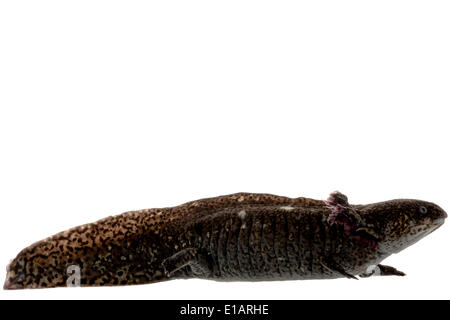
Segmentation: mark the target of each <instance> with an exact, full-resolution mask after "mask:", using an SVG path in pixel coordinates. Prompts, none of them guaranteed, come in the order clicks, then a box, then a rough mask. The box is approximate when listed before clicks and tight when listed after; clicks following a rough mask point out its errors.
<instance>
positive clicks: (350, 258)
mask: <svg viewBox="0 0 450 320" xmlns="http://www.w3.org/2000/svg"><path fill="white" fill-rule="evenodd" d="M446 217H447V215H446V213H445V212H444V211H443V210H442V209H441V208H440V207H438V206H437V205H435V204H433V203H429V202H424V201H419V200H391V201H386V202H381V203H375V204H369V205H350V204H348V202H347V197H346V196H344V195H343V194H341V193H339V192H334V193H332V194H331V195H330V197H329V198H328V200H327V201H321V200H313V199H307V198H287V197H282V196H276V195H269V194H251V193H237V194H232V195H227V196H221V197H216V198H209V199H202V200H198V201H193V202H189V203H186V204H183V205H180V206H177V207H172V208H162V209H148V210H139V211H132V212H126V213H123V214H121V215H117V216H113V217H109V218H106V219H103V220H100V221H98V222H95V223H91V224H87V225H84V226H79V227H76V228H73V229H70V230H68V231H65V232H62V233H59V234H56V235H54V236H52V237H50V238H47V239H45V240H42V241H40V242H37V243H35V244H33V245H32V246H30V247H28V248H26V249H24V250H22V251H21V252H20V253H19V254H18V256H17V257H16V258H15V259H14V260H13V261H12V262H11V264H10V265H9V266H8V270H7V271H8V274H7V279H6V282H5V286H4V288H5V289H24V288H49V287H64V286H66V285H67V284H66V282H67V279H68V277H69V275H68V274H67V268H68V267H69V266H73V265H75V266H78V267H79V268H80V271H81V286H108V285H132V284H145V283H151V282H157V281H163V280H169V279H179V278H192V277H197V278H204V279H213V280H219V281H234V280H241V281H259V280H291V279H332V278H341V277H348V278H355V276H357V275H359V276H361V277H367V276H370V275H372V274H375V273H376V274H381V275H404V274H403V273H402V272H400V271H398V270H396V269H395V268H392V267H388V266H382V265H379V263H380V262H381V261H382V260H383V259H385V258H386V257H388V256H389V255H391V254H392V253H396V252H399V251H400V250H402V249H404V248H406V247H407V246H409V245H411V244H412V243H414V242H416V241H418V240H419V239H421V238H422V237H424V236H425V235H427V234H429V233H430V232H432V231H434V230H435V229H437V228H438V227H439V226H440V225H442V223H443V222H444V219H445V218H446Z"/></svg>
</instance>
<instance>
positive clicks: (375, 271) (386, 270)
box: [359, 264, 406, 278]
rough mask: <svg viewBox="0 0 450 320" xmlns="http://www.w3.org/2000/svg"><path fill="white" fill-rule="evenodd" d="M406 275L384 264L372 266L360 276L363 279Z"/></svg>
mask: <svg viewBox="0 0 450 320" xmlns="http://www.w3.org/2000/svg"><path fill="white" fill-rule="evenodd" d="M405 275H406V274H405V273H404V272H402V271H399V270H397V269H395V268H394V267H390V266H385V265H382V264H379V265H371V266H369V267H368V268H367V270H366V272H364V273H363V274H360V275H359V276H360V277H361V278H368V277H371V276H401V277H403V276H405Z"/></svg>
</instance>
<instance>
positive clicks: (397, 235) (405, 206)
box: [358, 199, 447, 254]
mask: <svg viewBox="0 0 450 320" xmlns="http://www.w3.org/2000/svg"><path fill="white" fill-rule="evenodd" d="M358 212H359V213H360V216H361V218H362V220H363V221H364V224H365V225H366V226H367V229H368V230H370V232H371V233H372V235H373V236H374V237H375V238H376V239H377V242H378V247H379V249H380V251H381V252H384V253H387V254H391V253H397V252H399V251H401V250H403V249H405V248H407V247H409V246H410V245H412V244H414V243H416V242H417V241H419V240H420V239H422V238H424V237H425V236H427V235H429V234H430V233H432V232H433V231H435V230H436V229H438V228H439V227H440V226H442V224H443V223H444V221H445V218H447V213H446V212H445V211H444V210H443V209H442V208H441V207H439V206H438V205H436V204H434V203H431V202H426V201H421V200H412V199H397V200H390V201H385V202H379V203H373V204H369V205H363V206H358Z"/></svg>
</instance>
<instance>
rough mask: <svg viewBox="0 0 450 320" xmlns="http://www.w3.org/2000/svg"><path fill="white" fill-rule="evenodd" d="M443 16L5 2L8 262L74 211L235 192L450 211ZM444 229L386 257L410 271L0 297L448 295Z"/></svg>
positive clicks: (253, 6)
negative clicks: (397, 202)
mask: <svg viewBox="0 0 450 320" xmlns="http://www.w3.org/2000/svg"><path fill="white" fill-rule="evenodd" d="M449 16H450V4H449V2H448V1H411V0H408V1H393V0H389V1H318V0H315V1H261V0H258V1H243V0H238V1H232V0H227V1H93V0H88V1H80V0H79V1H59V0H58V1H1V4H0V108H1V109H0V110H1V112H0V143H1V145H0V147H1V149H0V152H1V155H0V215H1V230H0V244H1V252H0V254H1V256H0V265H1V266H3V267H1V269H2V270H5V269H4V268H6V265H7V264H8V262H9V261H10V259H12V258H14V256H15V255H16V254H17V253H18V252H19V251H20V250H21V249H22V248H24V247H26V246H28V245H30V244H31V243H33V242H35V241H37V240H40V239H42V238H45V237H47V236H49V235H52V234H54V233H56V232H59V231H62V230H65V229H67V228H70V227H73V226H76V225H79V224H84V223H87V222H92V221H95V220H98V219H100V218H103V217H106V216H109V215H113V214H118V213H121V212H123V211H127V210H133V209H141V208H150V207H164V206H172V205H178V204H181V203H183V202H186V201H190V200H195V199H198V198H203V197H210V196H218V195H222V194H228V193H234V192H239V191H245V192H264V193H274V194H279V195H285V196H292V197H297V196H306V197H311V198H316V199H325V198H326V197H327V195H328V193H329V192H331V191H334V190H335V189H339V190H340V191H342V192H343V193H345V194H347V195H348V197H349V199H350V201H351V202H352V203H370V202H376V201H382V200H388V199H392V198H419V199H423V200H428V201H432V202H435V203H437V204H439V205H440V206H442V207H443V208H444V209H446V210H450V199H449V183H450V169H449V164H450V152H449V141H448V140H449V136H450V128H449V118H450V117H449V112H448V109H449V107H450V91H449V89H450V58H449V57H450V41H449V40H450V38H449V35H450V19H449ZM447 223H448V222H447ZM449 228H450V227H449V225H444V226H443V227H442V228H441V229H439V230H438V231H436V232H435V233H433V234H432V235H430V236H429V237H427V238H426V239H424V240H422V241H421V242H419V243H417V244H416V245H414V246H413V247H411V248H408V249H407V250H405V251H404V252H401V253H400V254H398V255H395V256H392V257H390V258H389V259H387V260H386V261H385V263H386V264H388V265H393V266H395V267H396V268H398V269H400V270H402V271H405V272H406V273H407V277H404V278H400V277H386V278H380V277H379V278H372V279H362V280H359V281H353V280H347V279H342V280H315V281H285V282H262V283H244V282H241V283H216V282H212V281H201V280H178V281H171V282H165V283H159V284H152V285H144V286H134V287H116V288H82V289H79V288H78V289H64V288H63V289H48V290H25V291H23V290H22V291H3V290H1V291H0V298H3V299H10V298H31V299H37V298H39V299H47V298H60V299H65V298H75V299H76V298H88V299H89V298H105V299H108V298H117V299H128V298H132V299H172V298H175V299H191V298H192V299H197V298H203V299H316V298H323V299H333V298H342V299H346V298H358V299H368V298H375V299H378V298H383V299H390V298H394V299H397V298H406V299H408V298H450V294H449V293H448V288H449V287H450V276H449V274H448V270H450V256H449V251H448V244H449V240H450V239H449V238H450V233H449V231H450V230H449ZM5 276H6V272H4V271H2V273H1V281H3V280H4V277H5Z"/></svg>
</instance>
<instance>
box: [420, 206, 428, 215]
mask: <svg viewBox="0 0 450 320" xmlns="http://www.w3.org/2000/svg"><path fill="white" fill-rule="evenodd" d="M419 211H420V213H423V214H425V213H427V212H428V209H427V208H426V207H423V206H422V207H420V208H419Z"/></svg>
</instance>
